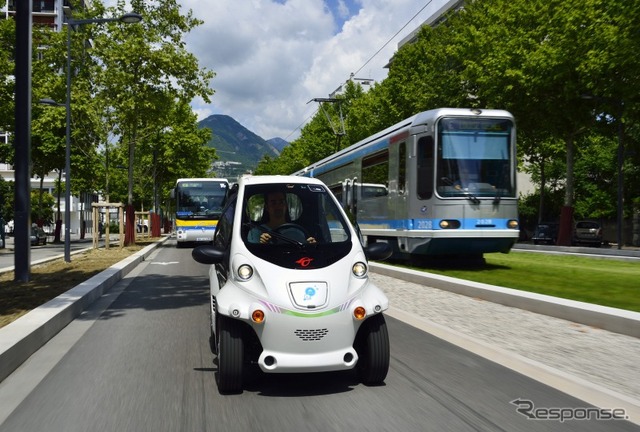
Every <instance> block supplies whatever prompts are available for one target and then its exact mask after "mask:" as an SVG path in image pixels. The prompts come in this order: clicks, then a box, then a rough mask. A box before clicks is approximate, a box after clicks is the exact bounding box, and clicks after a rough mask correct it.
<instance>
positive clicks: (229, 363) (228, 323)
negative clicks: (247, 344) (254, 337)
mask: <svg viewBox="0 0 640 432" xmlns="http://www.w3.org/2000/svg"><path fill="white" fill-rule="evenodd" d="M218 325H219V327H218V329H217V330H218V390H219V391H220V393H241V392H242V375H243V367H244V340H243V328H242V323H241V322H240V321H237V320H234V319H231V318H227V317H224V316H220V317H219V321H218Z"/></svg>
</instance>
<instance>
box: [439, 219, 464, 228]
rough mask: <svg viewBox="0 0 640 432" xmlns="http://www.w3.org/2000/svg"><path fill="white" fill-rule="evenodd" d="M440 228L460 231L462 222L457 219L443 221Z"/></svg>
mask: <svg viewBox="0 0 640 432" xmlns="http://www.w3.org/2000/svg"><path fill="white" fill-rule="evenodd" d="M440 228H442V229H458V228H460V221H459V220H456V219H443V220H441V221H440Z"/></svg>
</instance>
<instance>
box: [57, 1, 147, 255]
mask: <svg viewBox="0 0 640 432" xmlns="http://www.w3.org/2000/svg"><path fill="white" fill-rule="evenodd" d="M114 21H120V22H123V23H126V24H132V23H138V22H140V21H142V15H140V14H137V13H127V14H124V15H122V16H121V17H118V18H90V19H78V20H74V19H72V18H69V19H68V20H67V101H66V104H65V107H66V111H67V132H66V139H67V143H66V151H65V168H64V171H65V198H64V199H65V205H64V260H65V261H66V262H71V236H70V232H71V231H70V230H71V227H70V225H71V210H70V207H71V27H72V26H79V25H85V24H101V23H107V22H114Z"/></svg>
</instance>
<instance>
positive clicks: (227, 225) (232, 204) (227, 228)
mask: <svg viewBox="0 0 640 432" xmlns="http://www.w3.org/2000/svg"><path fill="white" fill-rule="evenodd" d="M236 202H237V201H236V199H235V196H234V198H233V199H232V200H230V201H229V202H228V203H227V205H226V207H225V208H224V210H223V211H222V215H221V216H220V219H219V220H218V226H217V228H216V235H215V237H214V238H213V245H214V246H216V247H217V248H219V249H225V250H226V249H228V248H229V246H230V245H231V234H232V232H233V217H234V215H235V213H236Z"/></svg>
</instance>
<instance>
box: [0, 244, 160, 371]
mask: <svg viewBox="0 0 640 432" xmlns="http://www.w3.org/2000/svg"><path fill="white" fill-rule="evenodd" d="M167 239H168V237H165V238H164V239H163V240H159V241H157V242H156V243H153V244H150V245H148V246H146V247H145V248H144V249H142V250H140V251H138V252H136V253H135V254H133V255H131V256H130V257H128V258H126V259H124V260H122V261H120V262H119V263H116V264H114V265H113V266H111V267H109V268H108V269H106V270H104V271H103V272H101V273H98V274H97V275H95V276H93V277H91V278H90V279H88V280H86V281H84V282H82V283H81V284H79V285H77V286H76V287H74V288H72V289H70V290H69V291H67V292H65V293H64V294H61V295H59V296H58V297H56V298H54V299H52V300H50V301H48V302H47V303H45V304H43V305H42V306H39V307H37V308H36V309H34V310H32V311H30V312H29V313H27V314H25V315H23V316H21V317H20V318H18V319H17V320H15V321H14V322H12V323H10V324H8V325H6V326H5V327H3V328H1V329H0V365H1V366H0V381H3V380H4V379H5V378H6V377H8V376H9V375H10V374H11V373H12V372H13V371H15V370H16V369H17V368H18V367H19V366H20V365H21V364H22V363H24V362H25V361H26V360H27V359H28V358H29V357H30V356H31V355H32V354H33V353H34V352H36V351H37V350H39V349H40V348H41V347H42V346H43V345H44V344H46V343H47V342H48V341H49V340H50V339H51V338H52V337H54V336H55V335H56V334H57V333H58V332H60V330H62V329H63V328H64V327H66V326H67V325H68V324H69V323H70V322H71V321H73V320H74V319H75V318H77V317H78V316H79V315H80V314H81V313H82V311H84V309H85V308H86V307H87V306H89V305H90V304H91V303H92V302H94V301H95V300H96V299H98V298H99V297H100V296H102V295H103V294H104V293H105V292H107V291H108V290H109V289H110V288H111V287H112V286H114V285H115V284H116V283H118V282H119V281H120V280H121V279H123V278H124V277H125V276H126V275H127V274H128V273H129V272H130V271H132V270H133V269H134V268H135V267H136V266H137V265H138V264H140V263H141V262H142V261H144V260H145V259H146V258H147V257H148V256H149V255H150V254H151V252H153V250H154V249H155V248H156V247H158V246H159V245H160V244H162V243H164V242H165V241H166V240H167Z"/></svg>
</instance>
